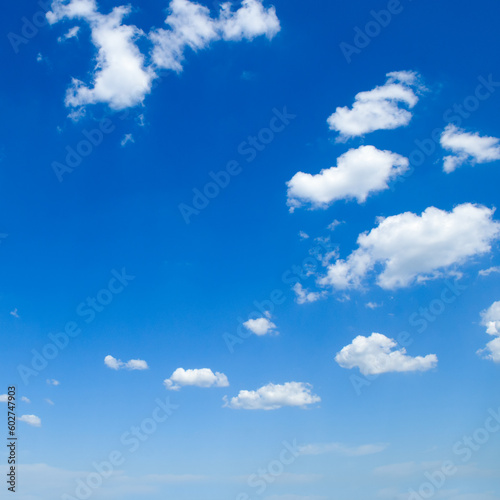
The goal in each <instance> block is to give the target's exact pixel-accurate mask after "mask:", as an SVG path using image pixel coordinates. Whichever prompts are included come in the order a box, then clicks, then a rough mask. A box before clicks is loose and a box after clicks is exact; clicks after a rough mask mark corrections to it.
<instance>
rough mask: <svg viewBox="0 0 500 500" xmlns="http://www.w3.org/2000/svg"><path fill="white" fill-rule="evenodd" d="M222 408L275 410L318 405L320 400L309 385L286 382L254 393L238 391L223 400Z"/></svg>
mask: <svg viewBox="0 0 500 500" xmlns="http://www.w3.org/2000/svg"><path fill="white" fill-rule="evenodd" d="M224 401H225V404H224V406H226V407H228V408H233V409H235V410H277V409H279V408H282V407H284V406H298V407H301V408H305V407H306V406H307V405H311V404H314V403H319V402H320V401H321V398H320V397H319V396H317V395H315V394H313V393H312V387H311V385H310V384H305V383H302V382H286V383H285V384H283V385H280V384H268V385H265V386H264V387H261V388H260V389H257V390H256V391H246V390H243V391H240V392H239V394H238V396H236V397H233V398H231V399H228V398H227V397H225V398H224Z"/></svg>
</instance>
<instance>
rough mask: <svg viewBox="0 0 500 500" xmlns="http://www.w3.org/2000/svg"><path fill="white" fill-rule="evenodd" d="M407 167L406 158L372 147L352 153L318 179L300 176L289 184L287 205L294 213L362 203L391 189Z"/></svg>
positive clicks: (309, 175)
mask: <svg viewBox="0 0 500 500" xmlns="http://www.w3.org/2000/svg"><path fill="white" fill-rule="evenodd" d="M408 165H409V162H408V160H407V159H406V158H404V157H403V156H400V155H398V154H396V153H392V152H390V151H381V150H379V149H377V148H375V147H373V146H361V147H359V148H358V149H350V150H349V151H347V152H346V153H344V154H343V155H341V156H340V157H339V158H338V159H337V166H336V167H331V168H328V169H324V170H321V172H320V173H319V174H315V175H312V174H308V173H304V172H297V173H296V174H295V175H294V176H293V177H292V179H291V180H290V181H288V182H287V186H288V201H287V204H288V206H289V207H290V211H291V212H293V211H294V210H295V208H297V207H300V206H302V205H304V204H305V203H309V204H311V206H312V208H327V207H328V206H329V205H330V204H331V203H333V202H334V201H336V200H350V199H356V200H357V202H358V203H362V202H364V201H365V200H366V199H367V198H368V196H369V195H371V194H372V193H376V192H379V191H383V190H385V189H388V187H389V185H388V183H389V182H390V181H391V180H392V179H394V178H396V177H398V176H399V175H402V174H404V173H405V172H406V171H407V170H408Z"/></svg>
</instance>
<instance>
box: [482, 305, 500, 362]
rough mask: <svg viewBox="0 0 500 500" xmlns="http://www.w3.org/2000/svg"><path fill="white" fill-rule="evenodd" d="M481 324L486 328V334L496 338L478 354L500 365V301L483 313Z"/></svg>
mask: <svg viewBox="0 0 500 500" xmlns="http://www.w3.org/2000/svg"><path fill="white" fill-rule="evenodd" d="M481 320H482V321H481V323H482V324H483V325H484V326H486V333H488V334H489V335H493V336H494V337H495V338H494V339H493V340H492V341H490V342H488V343H487V344H486V347H485V348H484V349H480V350H479V351H478V352H477V353H478V354H479V355H480V356H482V357H484V358H485V359H491V360H492V361H494V362H495V363H500V301H497V302H494V303H493V304H492V305H491V306H490V307H489V308H488V309H486V311H483V312H482V313H481Z"/></svg>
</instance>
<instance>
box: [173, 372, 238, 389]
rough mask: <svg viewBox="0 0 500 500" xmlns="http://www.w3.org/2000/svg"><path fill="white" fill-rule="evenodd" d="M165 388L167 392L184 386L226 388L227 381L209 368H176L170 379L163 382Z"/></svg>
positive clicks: (223, 376)
mask: <svg viewBox="0 0 500 500" xmlns="http://www.w3.org/2000/svg"><path fill="white" fill-rule="evenodd" d="M164 384H165V387H166V388H167V389H168V390H169V391H178V390H179V389H180V388H181V387H183V386H186V385H193V386H196V387H227V386H229V381H228V379H227V377H226V375H224V374H223V373H219V372H215V373H214V372H213V371H212V370H210V369H209V368H200V369H194V370H185V369H184V368H177V370H175V371H174V373H172V376H171V377H170V378H167V379H166V380H165V381H164Z"/></svg>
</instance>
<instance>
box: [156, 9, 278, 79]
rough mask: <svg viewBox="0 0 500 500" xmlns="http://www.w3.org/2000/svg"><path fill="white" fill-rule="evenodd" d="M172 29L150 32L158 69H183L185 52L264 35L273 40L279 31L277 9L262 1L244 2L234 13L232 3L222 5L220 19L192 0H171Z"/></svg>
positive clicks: (169, 17)
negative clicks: (225, 41) (213, 43)
mask: <svg viewBox="0 0 500 500" xmlns="http://www.w3.org/2000/svg"><path fill="white" fill-rule="evenodd" d="M165 24H167V26H168V27H169V29H163V28H161V29H158V30H155V31H153V32H151V33H150V35H149V37H150V39H151V41H152V42H153V44H154V49H153V61H154V64H155V65H156V66H157V67H158V68H163V69H170V70H173V71H177V72H179V71H181V70H182V61H183V60H184V51H185V50H186V49H187V48H189V49H191V50H193V51H197V50H200V49H204V48H207V47H208V46H209V45H210V43H211V42H213V41H216V40H220V39H224V40H235V41H236V40H242V39H247V40H252V39H253V38H255V37H257V36H261V35H265V36H266V37H267V38H269V39H271V38H273V37H274V35H276V33H278V31H279V30H280V24H279V21H278V18H277V17H276V11H275V9H274V7H270V8H268V9H265V8H264V6H263V5H262V2H261V1H258V0H243V2H242V5H241V7H240V8H239V9H238V10H236V11H235V12H233V11H231V4H230V3H229V2H226V3H223V4H222V5H221V10H220V13H219V17H218V18H213V17H211V15H210V10H209V9H208V8H207V7H205V6H203V5H200V4H197V3H194V2H190V1H189V0H172V2H170V7H169V15H168V17H167V18H166V20H165Z"/></svg>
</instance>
